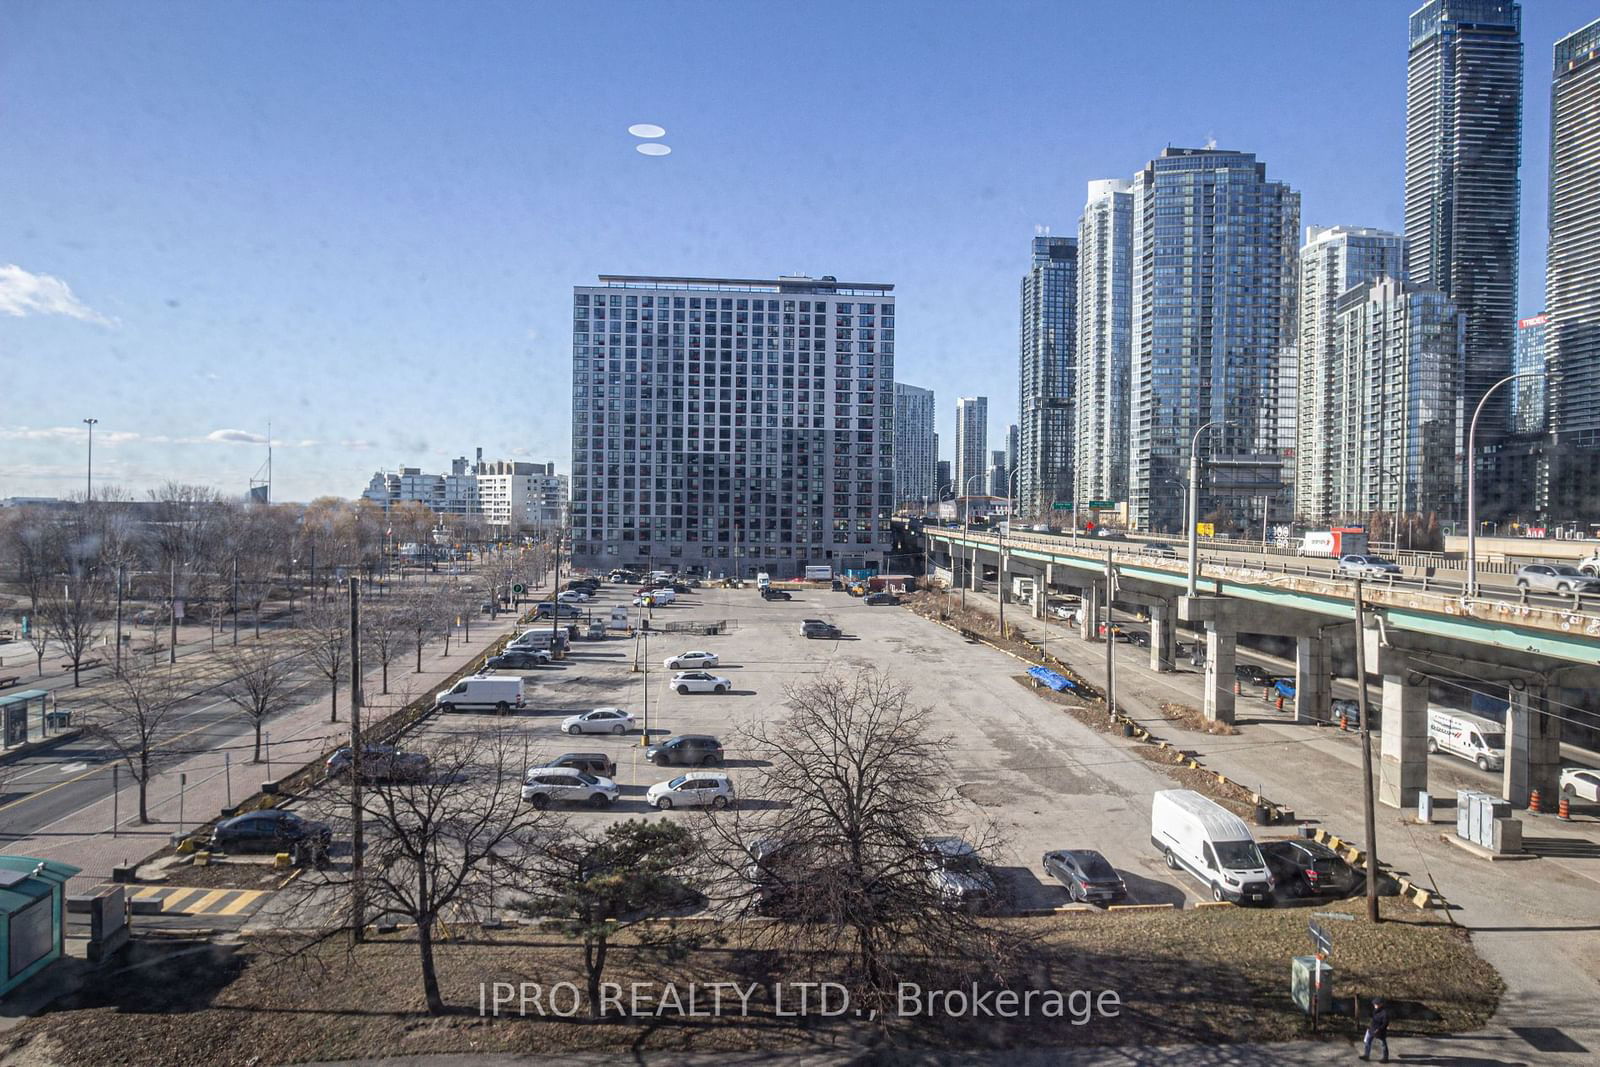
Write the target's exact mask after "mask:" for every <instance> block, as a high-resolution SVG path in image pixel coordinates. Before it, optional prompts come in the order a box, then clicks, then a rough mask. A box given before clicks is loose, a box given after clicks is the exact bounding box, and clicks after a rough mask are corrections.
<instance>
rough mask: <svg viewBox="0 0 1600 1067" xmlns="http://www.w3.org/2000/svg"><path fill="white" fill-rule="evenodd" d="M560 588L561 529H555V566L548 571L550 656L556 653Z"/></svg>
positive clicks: (559, 613)
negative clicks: (558, 593) (557, 593)
mask: <svg viewBox="0 0 1600 1067" xmlns="http://www.w3.org/2000/svg"><path fill="white" fill-rule="evenodd" d="M560 588H561V529H560V527H557V528H556V555H555V565H554V566H553V568H552V569H551V571H550V654H551V655H552V656H553V655H555V651H556V622H557V620H558V619H559V617H560V615H561V600H560V599H559V598H558V597H557V596H556V592H557V590H559V589H560Z"/></svg>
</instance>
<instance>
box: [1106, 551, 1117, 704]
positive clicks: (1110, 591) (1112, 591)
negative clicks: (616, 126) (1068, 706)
mask: <svg viewBox="0 0 1600 1067" xmlns="http://www.w3.org/2000/svg"><path fill="white" fill-rule="evenodd" d="M1112 551H1113V550H1112V548H1111V546H1110V545H1107V546H1106V711H1108V712H1110V713H1111V714H1112V715H1115V714H1116V713H1117V676H1116V665H1117V660H1116V655H1115V649H1116V645H1115V644H1114V643H1113V640H1112V639H1113V637H1114V634H1113V633H1112V627H1111V601H1112V599H1113V598H1114V597H1115V596H1116V595H1117V572H1116V568H1115V566H1114V565H1113V564H1112V562H1111V553H1112Z"/></svg>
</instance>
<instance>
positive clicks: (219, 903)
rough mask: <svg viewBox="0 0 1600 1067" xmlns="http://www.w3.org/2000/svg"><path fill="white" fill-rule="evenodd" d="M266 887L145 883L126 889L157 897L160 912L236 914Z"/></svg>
mask: <svg viewBox="0 0 1600 1067" xmlns="http://www.w3.org/2000/svg"><path fill="white" fill-rule="evenodd" d="M268 892H269V890H266V889H198V888H193V887H189V886H168V885H148V886H141V887H140V888H138V889H134V890H132V891H131V892H130V893H129V899H131V900H157V901H160V902H161V912H162V914H163V915H240V914H242V913H244V912H245V911H247V910H249V909H251V908H252V907H253V906H254V905H257V904H259V903H260V902H261V900H262V898H263V897H265V896H266V895H267V894H268Z"/></svg>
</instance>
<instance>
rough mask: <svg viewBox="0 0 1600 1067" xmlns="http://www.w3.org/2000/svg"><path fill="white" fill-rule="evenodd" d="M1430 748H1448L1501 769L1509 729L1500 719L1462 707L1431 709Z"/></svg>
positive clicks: (1485, 767) (1481, 764)
mask: <svg viewBox="0 0 1600 1067" xmlns="http://www.w3.org/2000/svg"><path fill="white" fill-rule="evenodd" d="M1428 752H1429V753H1430V754H1431V753H1434V752H1448V753H1450V755H1452V756H1460V757H1461V758H1462V759H1464V760H1471V761H1472V762H1473V763H1476V764H1477V765H1478V769H1479V770H1480V771H1498V770H1500V769H1501V768H1503V767H1504V766H1505V765H1506V732H1505V728H1504V727H1503V726H1501V725H1500V724H1499V723H1493V722H1490V721H1489V720H1488V719H1480V718H1478V717H1477V716H1476V715H1468V714H1466V713H1465V712H1460V711H1445V710H1444V709H1442V708H1429V709H1428Z"/></svg>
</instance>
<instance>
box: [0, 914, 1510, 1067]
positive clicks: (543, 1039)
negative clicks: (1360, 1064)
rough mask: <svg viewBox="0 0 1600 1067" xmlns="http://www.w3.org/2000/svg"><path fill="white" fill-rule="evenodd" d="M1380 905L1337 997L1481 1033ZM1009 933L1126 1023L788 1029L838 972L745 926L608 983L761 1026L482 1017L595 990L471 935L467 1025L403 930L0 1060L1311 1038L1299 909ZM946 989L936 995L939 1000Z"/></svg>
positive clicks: (1338, 983) (1064, 924)
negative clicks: (782, 1001)
mask: <svg viewBox="0 0 1600 1067" xmlns="http://www.w3.org/2000/svg"><path fill="white" fill-rule="evenodd" d="M1359 907H1360V902H1353V903H1349V904H1346V903H1343V902H1340V903H1332V904H1329V905H1328V908H1329V909H1341V910H1352V911H1354V910H1357V909H1359ZM1385 910H1386V913H1387V916H1388V918H1389V920H1390V921H1386V922H1384V923H1382V924H1380V925H1378V926H1369V925H1368V924H1367V923H1365V922H1364V921H1361V920H1358V921H1356V922H1350V923H1338V924H1330V925H1336V928H1335V933H1334V936H1335V943H1334V955H1333V959H1332V962H1333V965H1334V967H1335V979H1334V982H1335V994H1336V996H1337V997H1348V996H1349V995H1350V994H1351V993H1357V994H1360V995H1361V996H1362V997H1363V998H1367V997H1370V996H1372V995H1373V994H1381V995H1383V996H1386V997H1388V998H1390V999H1391V1001H1393V1002H1394V1003H1395V1004H1396V1005H1397V1007H1398V1008H1399V1010H1398V1011H1397V1020H1396V1023H1395V1024H1394V1027H1393V1030H1394V1032H1395V1036H1405V1035H1408V1034H1433V1033H1445V1032H1451V1033H1455V1032H1461V1031H1465V1030H1471V1029H1474V1028H1476V1027H1479V1026H1482V1025H1483V1023H1484V1022H1485V1021H1486V1020H1487V1019H1488V1018H1489V1016H1490V1014H1491V1013H1492V1012H1493V1010H1494V1007H1495V1003H1496V1001H1497V999H1498V997H1499V995H1500V992H1501V988H1502V986H1501V983H1500V980H1499V978H1498V976H1497V975H1496V974H1495V973H1494V970H1493V969H1492V968H1491V967H1489V965H1488V964H1486V963H1484V962H1483V961H1482V960H1481V959H1479V958H1478V956H1477V955H1476V954H1475V953H1474V952H1473V950H1472V946H1471V944H1470V942H1469V941H1468V940H1467V938H1466V937H1465V935H1464V934H1461V933H1460V932H1458V931H1457V930H1455V929H1454V928H1451V927H1448V926H1446V925H1443V924H1441V923H1438V922H1436V921H1433V920H1431V919H1429V918H1427V917H1424V916H1420V915H1418V913H1416V912H1414V911H1411V910H1410V909H1409V908H1406V907H1405V906H1403V905H1390V904H1388V903H1387V902H1386V903H1385ZM996 926H997V927H999V928H1000V929H1001V931H1002V932H1003V933H1005V934H1008V935H1010V936H1011V938H1012V939H1013V940H1014V941H1015V942H1016V943H1017V944H1018V945H1021V946H1023V948H1022V950H1021V952H1020V954H1019V955H1018V956H1017V957H1016V960H1015V963H1014V964H1013V965H1012V967H1011V968H1010V977H1009V979H1008V982H1007V984H1008V986H1009V987H1010V988H1012V989H1016V990H1022V991H1026V990H1028V989H1033V990H1041V991H1045V990H1055V991H1058V992H1060V993H1062V994H1063V995H1066V994H1069V993H1071V992H1072V991H1074V990H1086V991H1089V992H1090V993H1092V994H1096V995H1098V993H1100V992H1101V991H1106V990H1109V991H1113V992H1115V993H1116V994H1117V996H1118V998H1119V999H1120V1008H1119V1010H1118V1014H1117V1015H1116V1016H1115V1017H1096V1018H1094V1019H1092V1020H1090V1021H1089V1022H1087V1023H1086V1024H1084V1025H1077V1026H1075V1025H1072V1022H1071V1019H1070V1017H1069V1018H1056V1019H1052V1018H1047V1017H1043V1016H1041V1015H1039V1014H1035V1015H1034V1016H1033V1017H1030V1018H1027V1019H1021V1018H1018V1019H1010V1020H1008V1019H997V1018H993V1017H985V1016H973V1015H966V1016H958V1017H947V1016H945V1015H944V1014H943V1013H942V1012H939V1013H935V1014H934V1015H932V1016H929V1015H922V1014H914V1015H911V1016H908V1017H895V1018H892V1019H890V1020H888V1021H887V1024H886V1025H885V1026H883V1027H881V1028H880V1027H879V1026H876V1025H872V1024H870V1023H867V1022H865V1021H864V1020H862V1019H859V1018H856V1017H855V1016H854V1013H853V1012H852V1013H850V1014H847V1015H845V1016H840V1017H837V1018H831V1019H825V1018H820V1017H818V1016H815V1015H813V1016H811V1017H809V1018H804V1017H790V1016H783V1015H780V1014H778V1013H777V1012H776V1011H775V1010H774V1007H775V1006H774V1002H773V1000H772V996H771V989H772V983H773V982H774V981H777V980H779V978H777V977H774V976H781V975H783V974H785V973H789V974H796V973H800V972H801V971H804V972H806V973H809V974H814V975H822V976H826V975H827V973H829V971H828V963H827V961H826V960H819V959H815V958H811V959H806V960H802V961H792V960H791V961H784V960H776V959H774V958H772V957H771V956H770V955H768V954H766V953H761V952H757V951H753V950H751V949H748V948H744V947H742V945H741V940H740V936H739V935H740V930H739V928H738V927H733V928H731V929H729V930H727V931H725V934H726V940H725V942H724V947H722V948H715V949H704V950H701V951H699V952H696V953H695V954H694V955H693V956H691V957H690V958H689V959H687V960H684V961H679V962H675V963H671V964H662V963H656V962H653V961H652V960H651V958H649V957H647V956H646V955H645V954H643V953H640V952H638V951H636V950H635V948H634V946H633V943H632V941H631V939H629V938H623V939H621V942H620V943H619V944H618V945H617V947H616V949H615V961H614V965H613V968H612V969H611V973H609V974H608V980H610V981H615V982H619V983H622V984H623V985H624V986H625V987H626V984H627V983H629V982H633V981H639V982H654V983H663V982H674V983H677V984H678V988H679V989H680V990H684V989H686V988H687V984H688V983H690V982H698V983H701V989H702V997H703V996H704V992H703V991H704V990H705V989H706V988H707V985H708V983H711V982H718V981H722V982H730V981H738V982H741V983H745V984H747V985H748V984H749V983H752V982H756V983H759V984H760V985H761V987H762V988H761V991H760V992H758V993H757V994H756V995H755V997H753V998H752V1000H751V1002H750V1014H749V1015H748V1016H745V1017H741V1016H739V1015H737V1014H728V1015H723V1016H721V1017H713V1016H709V1015H702V1016H698V1017H693V1018H689V1017H685V1016H683V1015H677V1014H672V1013H668V1014H664V1015H661V1016H659V1017H656V1016H644V1017H632V1018H625V1019H620V1020H614V1021H610V1022H606V1023H594V1022H591V1021H589V1020H588V1019H586V1018H582V1017H578V1018H559V1017H554V1016H552V1015H549V1014H546V1015H543V1016H535V1015H530V1016H528V1017H525V1018H521V1017H517V1016H509V1017H501V1018H492V1017H483V1016H480V1014H479V1012H478V1003H479V990H480V983H493V982H511V983H521V982H536V983H539V984H540V985H541V986H542V987H543V989H545V990H548V989H549V988H550V986H551V985H552V984H553V983H556V982H561V981H569V982H576V983H577V984H578V985H580V986H581V984H582V982H581V979H580V977H579V976H580V968H579V964H578V953H577V951H576V950H575V949H574V948H573V947H572V946H570V945H568V944H565V943H563V942H560V941H556V940H552V939H549V938H546V937H544V936H543V935H540V934H538V933H535V932H533V931H531V930H529V929H523V928H518V929H515V930H510V931H493V930H477V929H475V928H474V929H462V930H458V931H457V933H458V936H462V937H464V938H465V939H464V940H458V941H452V942H449V943H446V944H443V945H441V946H440V949H439V966H440V979H441V983H442V986H443V990H444V994H445V997H446V999H447V1001H448V1002H450V1003H452V1004H454V1005H457V1006H458V1007H459V1009H460V1010H459V1011H458V1012H457V1013H455V1014H451V1015H446V1016H442V1017H433V1016H428V1015H426V1014H424V1013H423V1011H422V995H421V990H420V983H419V981H418V977H417V957H416V948H415V946H414V945H413V944H411V943H410V941H409V940H408V939H407V938H405V937H404V936H399V935H396V936H391V937H382V938H377V939H375V940H374V941H372V942H371V943H368V944H366V945H363V946H361V947H360V948H359V949H357V950H355V951H354V952H353V953H352V952H349V951H347V950H346V949H345V948H344V947H343V946H342V945H332V944H328V945H322V946H318V947H317V948H315V949H311V950H308V951H305V952H303V954H300V955H297V956H290V955H289V953H290V951H291V950H294V949H303V948H304V945H303V944H302V943H299V942H296V941H294V940H293V939H292V938H290V937H288V936H275V937H271V938H264V939H259V940H255V941H252V942H249V943H247V944H246V945H245V946H243V947H242V948H241V949H240V950H239V951H238V953H237V954H236V955H234V956H228V957H222V956H218V957H217V958H216V959H215V960H212V959H211V958H210V957H208V956H201V957H192V958H191V960H192V962H191V963H190V964H188V965H187V966H190V967H191V968H192V973H189V972H186V974H185V976H184V978H183V979H182V982H180V983H178V984H179V985H182V984H184V983H187V984H189V985H190V987H191V988H203V989H205V990H206V991H207V995H206V996H205V997H204V998H202V999H199V1000H196V999H195V998H190V999H189V1000H187V1001H183V1002H177V1001H174V1002H171V1003H167V1002H165V1001H162V1002H152V1001H151V999H150V997H149V994H148V992H144V993H141V992H139V991H137V990H135V989H133V988H131V986H134V985H139V984H140V983H119V982H114V981H108V982H104V983H100V984H99V985H98V986H97V989H98V990H99V991H98V992H97V994H96V996H95V998H94V999H93V1000H92V1001H84V1002H81V1003H78V1004H76V1005H71V1006H67V1007H63V1008H58V1009H56V1010H51V1011H48V1012H46V1013H45V1014H42V1015H40V1016H38V1017H35V1018H33V1019H30V1020H27V1021H26V1022H24V1023H23V1024H22V1025H21V1026H19V1027H18V1028H17V1029H15V1030H14V1031H12V1033H11V1035H9V1038H8V1041H7V1042H6V1045H5V1046H0V1058H3V1059H6V1061H7V1062H11V1061H12V1060H19V1061H22V1060H25V1058H26V1057H28V1056H29V1055H33V1056H35V1058H37V1057H38V1056H41V1055H44V1056H48V1058H49V1061H50V1062H59V1063H63V1064H68V1065H78V1064H104V1063H122V1062H137V1063H154V1062H159V1063H163V1064H170V1065H172V1067H185V1065H191V1064H192V1065H206V1067H213V1065H215V1067H222V1065H229V1064H267V1063H292V1062H300V1061H305V1060H336V1059H345V1058H355V1057H382V1056H401V1055H419V1054H424V1053H463V1052H480V1053H483V1052H506V1053H513V1054H523V1055H535V1054H538V1055H544V1056H548V1055H550V1054H551V1053H553V1052H577V1051H609V1052H614V1053H617V1054H627V1053H628V1052H630V1051H632V1050H639V1051H657V1052H662V1051H679V1052H683V1053H686V1054H687V1053H691V1052H698V1053H707V1052H711V1053H715V1052H731V1051H749V1050H772V1051H778V1050H784V1049H795V1048H802V1047H809V1046H818V1047H822V1046H825V1047H827V1048H829V1049H832V1050H836V1051H837V1050H840V1046H844V1047H846V1048H852V1047H853V1048H881V1047H882V1046H884V1045H885V1044H892V1045H894V1046H897V1047H901V1048H910V1049H916V1048H940V1049H952V1050H959V1049H995V1048H1021V1047H1061V1048H1072V1047H1087V1046H1104V1045H1118V1044H1141V1045H1151V1044H1154V1045H1160V1044H1172V1043H1177V1042H1195V1041H1198V1042H1203V1043H1217V1044H1220V1043H1226V1042H1233V1041H1281V1040H1290V1039H1296V1038H1302V1037H1306V1036H1309V1028H1308V1026H1307V1024H1306V1021H1305V1019H1304V1018H1303V1017H1302V1016H1301V1015H1300V1013H1299V1011H1298V1009H1296V1008H1295V1007H1294V1006H1293V1004H1292V1003H1291V1002H1290V1000H1289V995H1288V986H1289V970H1290V964H1289V958H1290V957H1291V956H1294V955H1303V954H1305V953H1306V951H1307V950H1308V947H1309V943H1308V941H1307V939H1306V913H1305V912H1304V911H1303V910H1301V909H1285V910H1257V909H1238V908H1208V909H1202V910H1192V911H1172V912H1128V913H1087V914H1074V915H1064V916H1059V917H1052V918H1031V919H1007V920H996ZM930 965H932V964H930ZM207 967H210V968H212V970H214V971H215V972H216V973H214V974H213V973H209V972H206V968H207ZM202 972H206V973H202ZM933 982H934V980H933V979H930V980H929V983H930V984H929V985H928V986H926V987H925V988H935V986H934V984H933ZM791 1006H792V1000H791ZM1359 1029H1360V1028H1359V1025H1358V1023H1357V1022H1356V1021H1354V1020H1353V1019H1350V1018H1348V1017H1337V1016H1336V1017H1335V1018H1332V1019H1329V1020H1326V1021H1325V1025H1324V1028H1323V1036H1325V1037H1345V1038H1353V1037H1355V1036H1357V1035H1358V1034H1359Z"/></svg>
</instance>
